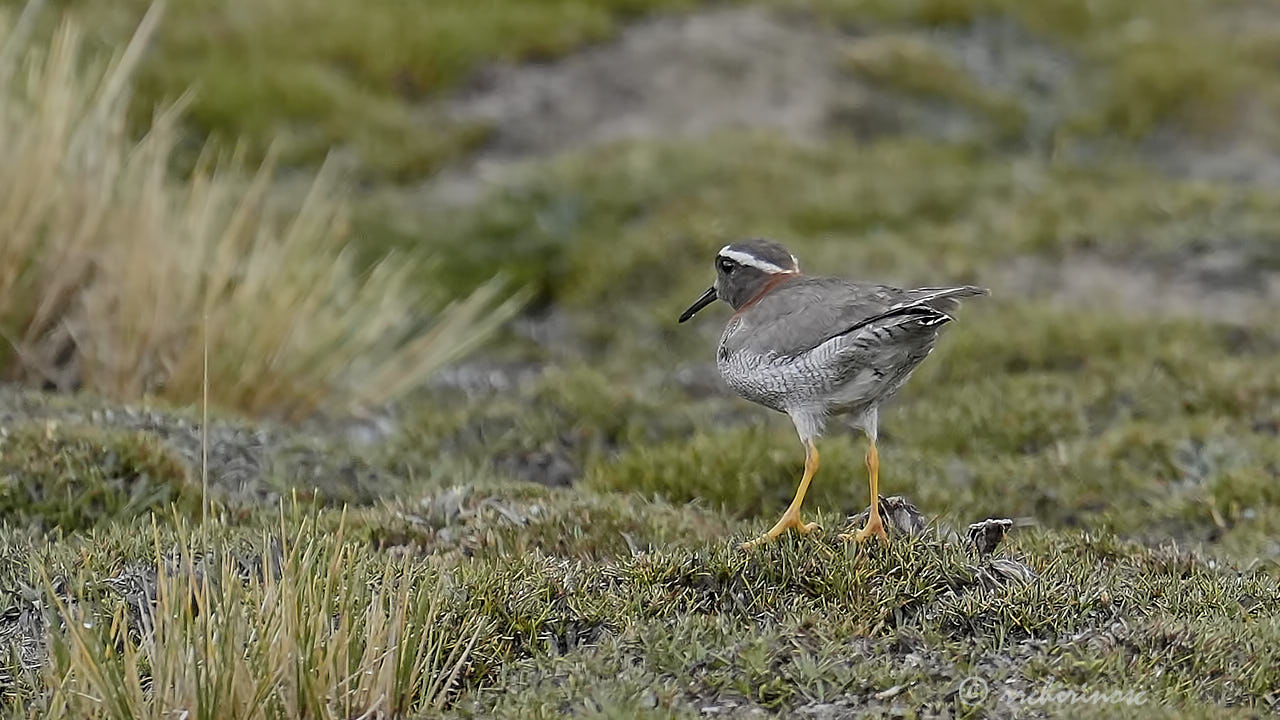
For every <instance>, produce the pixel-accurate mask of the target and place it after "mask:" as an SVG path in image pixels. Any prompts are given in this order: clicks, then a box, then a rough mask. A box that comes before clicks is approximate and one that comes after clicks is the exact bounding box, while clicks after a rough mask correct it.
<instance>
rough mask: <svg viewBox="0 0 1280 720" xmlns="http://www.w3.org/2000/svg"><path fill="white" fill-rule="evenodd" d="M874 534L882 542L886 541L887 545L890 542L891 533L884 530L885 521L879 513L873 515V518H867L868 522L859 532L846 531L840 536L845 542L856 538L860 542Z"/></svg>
mask: <svg viewBox="0 0 1280 720" xmlns="http://www.w3.org/2000/svg"><path fill="white" fill-rule="evenodd" d="M872 536H875V537H877V538H879V539H880V542H882V543H885V544H886V545H887V544H888V543H889V535H888V533H886V532H885V531H884V523H883V522H882V521H881V520H880V516H879V515H872V516H871V518H870V519H869V520H867V524H866V525H864V526H862V529H861V530H859V531H857V532H851V533H844V534H843V535H841V536H840V539H841V540H844V541H845V542H848V541H850V540H855V541H857V542H859V543H864V542H866V541H867V539H868V538H870V537H872Z"/></svg>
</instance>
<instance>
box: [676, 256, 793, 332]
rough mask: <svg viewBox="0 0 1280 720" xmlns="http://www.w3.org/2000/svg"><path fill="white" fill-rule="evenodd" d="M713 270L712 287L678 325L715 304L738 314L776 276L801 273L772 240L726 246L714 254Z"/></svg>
mask: <svg viewBox="0 0 1280 720" xmlns="http://www.w3.org/2000/svg"><path fill="white" fill-rule="evenodd" d="M715 267H716V282H715V284H714V285H712V286H711V287H710V288H708V289H707V291H706V292H705V293H703V294H702V297H700V298H698V299H697V300H696V301H694V303H693V304H692V305H690V306H689V309H688V310H685V311H684V313H682V314H681V315H680V322H684V321H685V320H688V319H689V318H691V317H693V316H694V314H695V313H697V312H698V311H699V310H701V309H702V308H704V307H706V306H708V305H710V304H711V303H713V302H715V301H716V300H724V301H725V302H727V303H729V305H730V306H732V307H733V309H734V310H737V309H739V308H741V307H742V306H743V305H745V304H747V302H748V301H750V300H751V299H752V298H754V297H756V296H757V295H759V294H760V293H761V292H762V291H763V290H764V289H765V287H766V286H767V285H768V283H770V282H773V281H775V280H777V279H778V277H779V276H783V275H798V274H799V273H800V265H799V263H797V262H796V256H795V255H792V254H791V252H790V251H789V250H787V249H786V248H785V247H783V246H782V245H779V244H778V243H776V242H774V241H772V240H762V239H754V240H744V241H742V242H736V243H730V244H728V245H725V246H724V247H722V248H720V252H718V253H716V260H715Z"/></svg>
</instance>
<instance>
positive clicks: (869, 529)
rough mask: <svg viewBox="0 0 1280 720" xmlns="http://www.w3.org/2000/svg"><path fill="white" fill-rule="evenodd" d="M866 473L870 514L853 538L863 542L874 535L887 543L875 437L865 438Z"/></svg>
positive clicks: (887, 537)
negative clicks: (882, 518)
mask: <svg viewBox="0 0 1280 720" xmlns="http://www.w3.org/2000/svg"><path fill="white" fill-rule="evenodd" d="M867 475H868V477H869V482H870V484H871V514H870V515H869V516H868V517H867V524H866V525H864V526H862V529H861V530H859V531H858V532H857V534H855V535H854V539H855V540H857V541H858V542H864V541H866V539H867V538H869V537H871V536H873V535H874V536H875V537H878V538H880V541H881V542H886V543H887V542H889V536H888V535H887V534H886V533H885V531H884V522H883V521H881V519H880V451H879V450H877V449H876V441H875V438H869V439H868V440H867Z"/></svg>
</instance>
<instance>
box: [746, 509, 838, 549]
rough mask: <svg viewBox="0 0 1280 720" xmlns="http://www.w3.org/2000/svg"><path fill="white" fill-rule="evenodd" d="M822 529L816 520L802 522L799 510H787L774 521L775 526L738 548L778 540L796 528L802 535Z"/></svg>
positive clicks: (747, 547)
mask: <svg viewBox="0 0 1280 720" xmlns="http://www.w3.org/2000/svg"><path fill="white" fill-rule="evenodd" d="M821 529H822V526H821V525H819V524H818V523H816V522H801V521H800V513H799V511H796V512H792V511H790V510H788V511H787V512H785V513H783V514H782V517H781V518H780V519H779V520H778V522H776V523H774V526H773V527H772V528H770V529H769V532H767V533H765V534H763V535H761V536H760V537H758V538H756V539H754V540H748V541H746V542H744V543H742V544H741V545H739V546H738V549H740V550H749V549H751V548H753V547H758V546H760V545H763V544H765V543H769V542H773V541H774V540H777V539H778V538H779V537H781V536H782V534H783V533H785V532H786V531H788V530H795V531H796V532H798V533H800V534H801V535H808V534H809V533H811V532H813V531H814V530H821Z"/></svg>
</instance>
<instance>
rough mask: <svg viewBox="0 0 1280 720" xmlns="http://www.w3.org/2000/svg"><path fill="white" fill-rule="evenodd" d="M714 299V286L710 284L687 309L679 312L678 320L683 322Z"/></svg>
mask: <svg viewBox="0 0 1280 720" xmlns="http://www.w3.org/2000/svg"><path fill="white" fill-rule="evenodd" d="M715 301H716V288H715V286H714V285H713V286H711V287H710V288H708V289H707V291H706V292H704V293H702V297H700V298H698V299H697V300H695V301H694V302H693V304H692V305H690V306H689V309H688V310H685V311H684V312H682V313H680V322H684V321H685V320H688V319H689V318H691V317H693V316H694V314H696V313H697V312H698V311H699V310H701V309H702V308H704V307H706V306H708V305H710V304H711V303H713V302H715Z"/></svg>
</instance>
